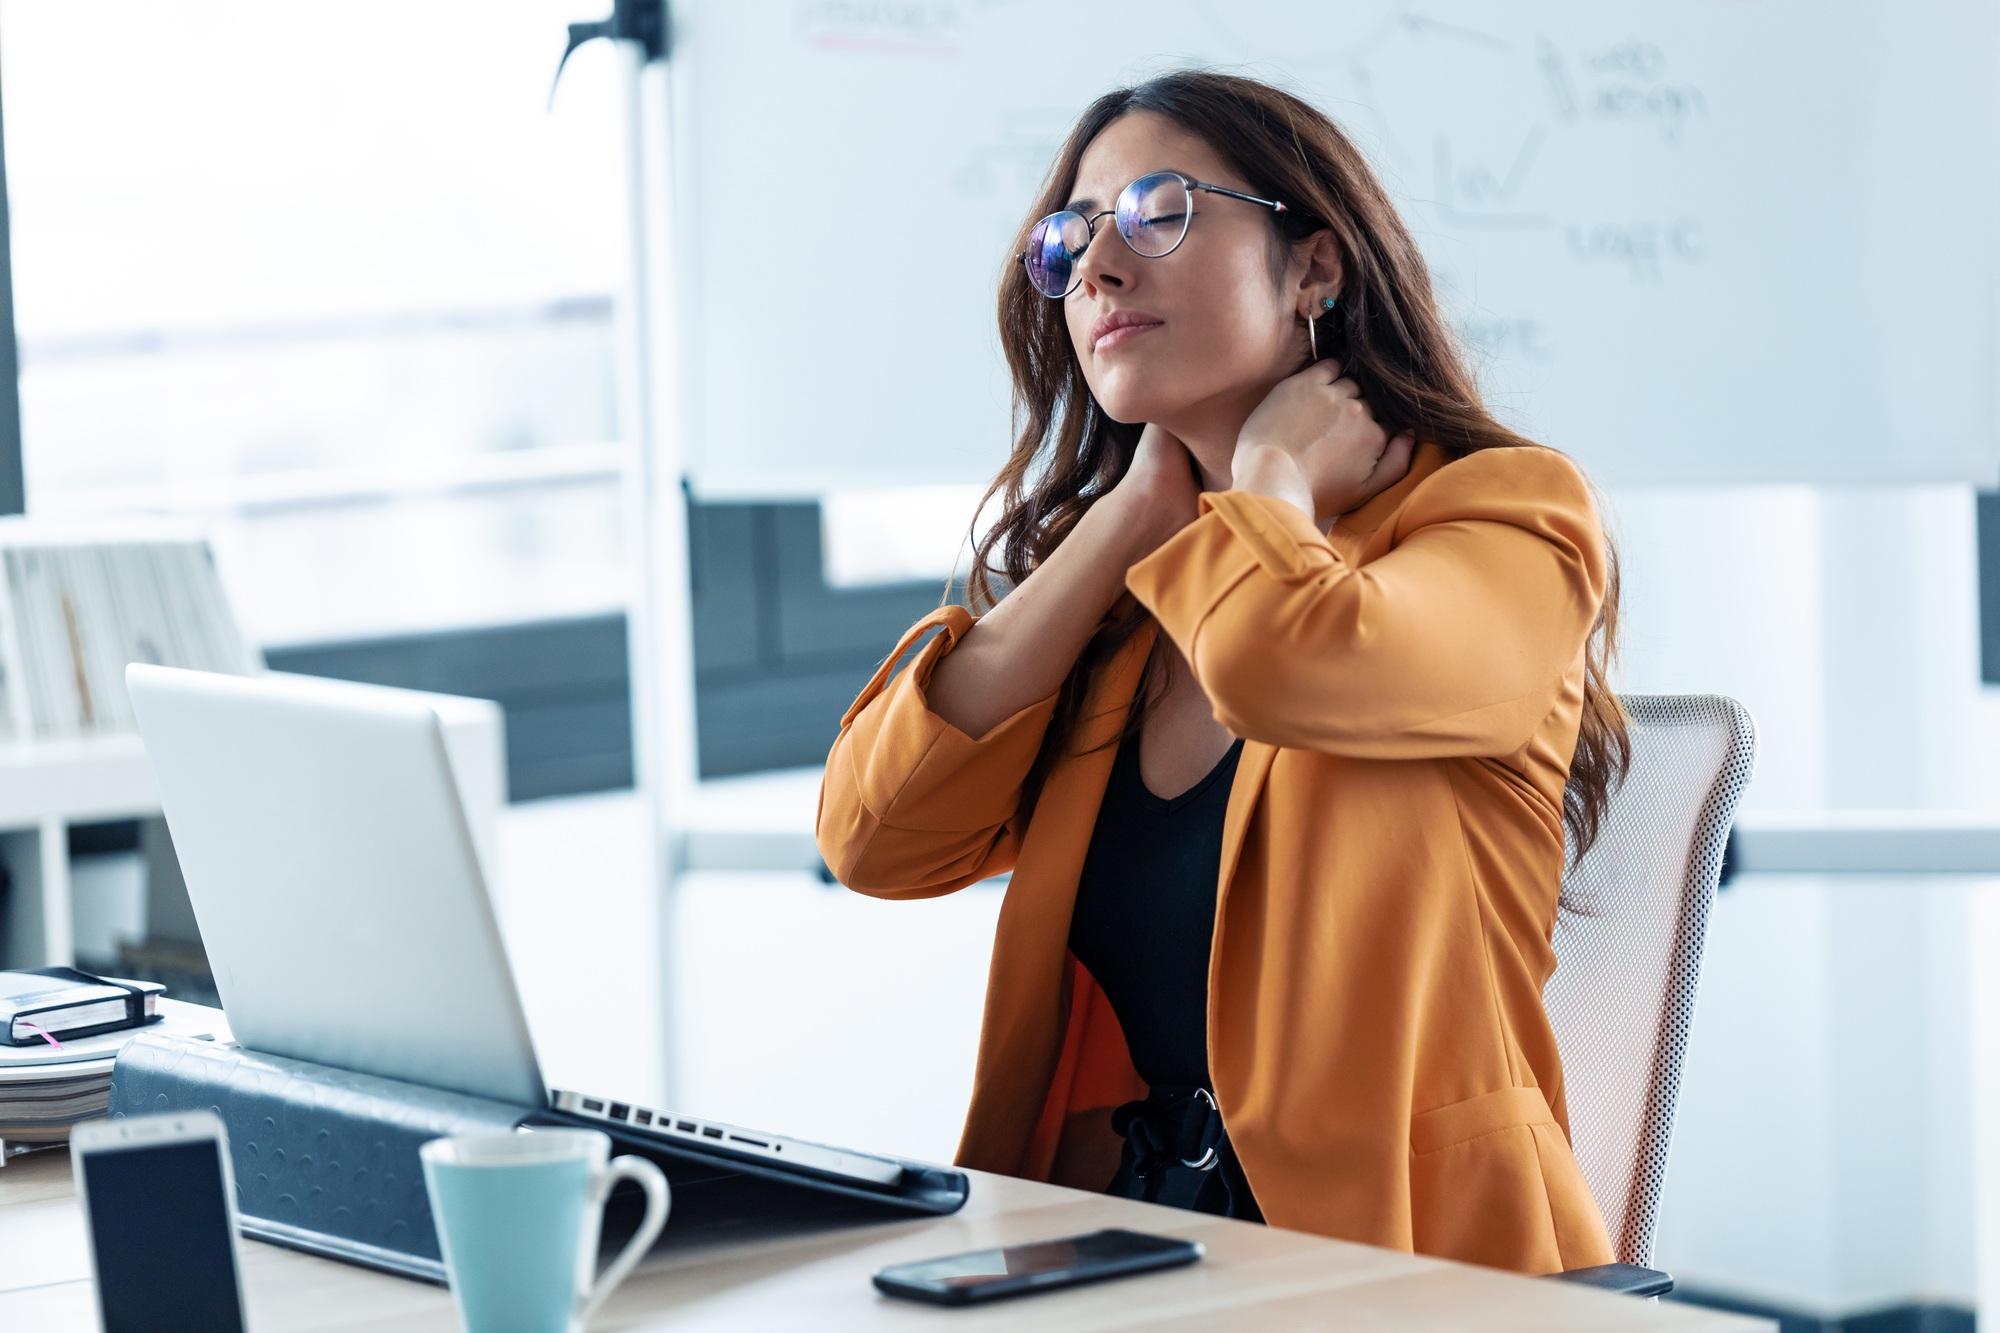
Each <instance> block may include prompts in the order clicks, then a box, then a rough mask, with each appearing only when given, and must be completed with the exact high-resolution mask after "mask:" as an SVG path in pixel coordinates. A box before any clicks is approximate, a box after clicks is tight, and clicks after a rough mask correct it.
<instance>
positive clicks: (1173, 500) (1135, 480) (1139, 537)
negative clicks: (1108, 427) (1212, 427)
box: [1105, 421, 1201, 561]
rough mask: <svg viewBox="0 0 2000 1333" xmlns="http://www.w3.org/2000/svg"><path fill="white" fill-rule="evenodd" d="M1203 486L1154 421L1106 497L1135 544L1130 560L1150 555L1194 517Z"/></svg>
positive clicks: (1190, 459)
mask: <svg viewBox="0 0 2000 1333" xmlns="http://www.w3.org/2000/svg"><path fill="white" fill-rule="evenodd" d="M1200 494H1201V482H1200V480H1199V479H1198V478H1197V477H1196V475H1195V465H1194V455H1193V454H1191V453H1189V452H1188V447H1187V446H1186V445H1185V444H1182V443H1181V442H1180V440H1179V438H1178V437H1176V436H1174V435H1170V434H1168V433H1167V431H1166V429H1165V428H1164V427H1161V426H1156V425H1154V424H1153V423H1152V422H1150V421H1149V422H1147V423H1146V428H1145V429H1144V430H1142V431H1140V432H1139V446H1138V448H1137V449H1135V450H1134V451H1133V453H1132V465H1131V466H1130V467H1128V468H1126V469H1125V475H1124V476H1123V477H1121V478H1120V479H1119V481H1118V484H1117V485H1116V486H1114V487H1112V489H1111V494H1110V495H1107V496H1106V497H1105V500H1106V501H1107V502H1111V503H1113V504H1114V512H1115V513H1116V514H1117V515H1118V516H1119V522H1120V525H1121V527H1123V528H1124V529H1125V531H1126V532H1127V533H1128V534H1129V535H1130V537H1131V539H1132V542H1133V555H1132V559H1133V560H1134V561H1137V560H1139V559H1141V558H1143V557H1144V556H1147V555H1150V554H1151V553H1152V552H1153V551H1154V550H1155V549H1156V548H1157V547H1158V546H1159V545H1160V544H1161V543H1163V542H1165V541H1166V540H1167V538H1169V537H1171V536H1173V535H1174V534H1175V533H1177V532H1179V531H1180V530H1181V529H1182V528H1184V527H1186V526H1187V525H1188V524H1190V523H1192V522H1194V520H1195V517H1196V509H1195V500H1196V498H1197V497H1198V496H1199V495H1200Z"/></svg>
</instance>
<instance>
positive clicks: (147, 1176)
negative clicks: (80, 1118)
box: [69, 1111, 243, 1333]
mask: <svg viewBox="0 0 2000 1333" xmlns="http://www.w3.org/2000/svg"><path fill="white" fill-rule="evenodd" d="M69 1150H70V1161H71V1164H72V1166H73V1167H74V1169H75V1171H76V1193H77V1197H78V1198H79V1199H81V1200H82V1201H83V1216H84V1229H85V1231H86V1233H87V1234H88V1236H89V1239H90V1268H91V1278H92V1280H93V1283H94V1285H95V1286H96V1288H97V1309H98V1315H99V1317H100V1318H101V1319H102V1320H103V1324H104V1333H125V1331H126V1330H127V1329H162V1328H200V1329H220V1330H224V1333H242V1330H243V1278H242V1274H241V1271H240V1265H239V1264H238V1263H237V1255H236V1179H235V1176H234V1174H233V1173H232V1172H231V1171H230V1168H229V1134H228V1131H227V1130H226V1129H224V1128H223V1124H222V1121H221V1119H220V1118H219V1117H218V1116H216V1115H215V1113H214V1112H212V1111H170V1112H165V1113H162V1114H159V1115H142V1116H121V1117H119V1118H118V1119H115V1120H89V1121H85V1122H83V1123H82V1124H79V1125H78V1126H77V1127H76V1128H75V1129H74V1130H72V1131H71V1132H70V1139H69Z"/></svg>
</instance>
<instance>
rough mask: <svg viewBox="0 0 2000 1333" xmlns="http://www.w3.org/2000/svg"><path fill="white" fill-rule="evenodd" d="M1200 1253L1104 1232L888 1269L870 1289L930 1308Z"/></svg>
mask: <svg viewBox="0 0 2000 1333" xmlns="http://www.w3.org/2000/svg"><path fill="white" fill-rule="evenodd" d="M1202 1253H1203V1250H1202V1247H1201V1243H1200V1242H1199V1241H1192V1240H1182V1239H1180V1238H1178V1237H1175V1236H1151V1235H1148V1234H1146V1233H1145V1232H1143V1231H1121V1230H1118V1229H1116V1228H1112V1229H1108V1230H1104V1231H1092V1232H1087V1233H1085V1234H1083V1235H1080V1236H1061V1237H1058V1238H1057V1239H1055V1240H1040V1241H1035V1242H1033V1243H1031V1244H1027V1245H1008V1246H1005V1247H1003V1248H999V1249H992V1250H968V1251H966V1252H965V1253H964V1254H951V1255H946V1256H945V1257H944V1258H941V1259H926V1260H924V1261H923V1262H921V1263H914V1264H892V1265H890V1266H889V1267H887V1268H884V1269H882V1270H880V1271H879V1272H877V1273H876V1274H875V1285H876V1287H878V1288H879V1289H881V1290H882V1291H885V1292H887V1293H888V1294H889V1295H891V1296H903V1297H907V1298H909V1299H910V1300H917V1301H929V1302H930V1303H932V1304H933V1305H971V1304H973V1303H974V1302H977V1301H993V1300H999V1299H1001V1298H1002V1297H1006V1296H1024V1295H1026V1294H1027V1293H1029V1292H1031V1291H1050V1290H1053V1289H1055V1288H1057V1287H1074V1286H1077V1285H1078V1284H1080V1283H1084V1282H1097V1281H1101V1280H1102V1279H1104V1278H1108V1277H1123V1276H1125V1275H1126V1274H1128V1273H1144V1272H1146V1271H1148V1270H1150V1269H1154V1268H1177V1267H1179V1266H1180V1265H1182V1264H1191V1263H1193V1262H1194V1261H1195V1260H1197V1259H1199V1258H1201V1256H1202Z"/></svg>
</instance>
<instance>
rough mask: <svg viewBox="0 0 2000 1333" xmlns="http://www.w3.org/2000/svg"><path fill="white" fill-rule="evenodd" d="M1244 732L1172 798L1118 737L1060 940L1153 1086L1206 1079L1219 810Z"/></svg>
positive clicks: (1135, 744)
mask: <svg viewBox="0 0 2000 1333" xmlns="http://www.w3.org/2000/svg"><path fill="white" fill-rule="evenodd" d="M1242 750H1243V740H1242V738H1241V737H1238V738H1237V739H1236V741H1235V743H1234V744H1232V745H1231V746H1230V747H1229V752H1228V753H1227V754H1225V755H1223V757H1222V759H1221V760H1220V761H1219V762H1218V763H1217V764H1216V766H1215V767H1214V768H1213V769H1211V770H1209V774H1208V776H1207V777H1205V778H1203V779H1202V780H1201V781H1199V782H1197V783H1195V784H1194V786H1192V787H1190V788H1188V789H1187V790H1186V791H1184V792H1182V793H1181V794H1180V795H1178V796H1175V797H1173V798H1172V799H1170V800H1169V799H1163V798H1162V797H1159V796H1156V795H1154V794H1153V793H1152V792H1151V791H1148V790H1147V789H1146V784H1145V783H1144V782H1142V781H1141V780H1140V778H1139V737H1138V736H1137V735H1136V734H1135V735H1132V736H1128V737H1126V738H1125V739H1124V741H1123V742H1122V743H1121V744H1120V745H1119V748H1118V759H1117V762H1116V763H1115V764H1113V765H1112V769H1111V780H1110V783H1109V785H1108V786H1107V787H1106V788H1105V791H1104V803H1103V804H1102V805H1101V806H1100V807H1099V808H1098V812H1097V824H1096V828H1095V830H1094V831H1093V832H1092V833H1091V838H1090V851H1089V853H1088V854H1087V855H1086V856H1085V857H1084V862H1083V876H1082V878H1081V879H1080V880H1079V881H1078V883H1077V890H1076V909H1075V912H1074V914H1073V915H1072V916H1071V918H1070V929H1069V947H1070V949H1071V951H1072V952H1074V953H1075V954H1076V956H1077V959H1078V961H1080V962H1081V963H1082V964H1083V965H1084V966H1085V967H1086V968H1088V969H1089V970H1090V975H1091V976H1092V977H1094V978H1095V979H1096V981H1097V984H1098V985H1099V986H1100V987H1102V988H1103V990H1104V994H1105V997H1106V998H1107V999H1109V1000H1110V1001H1111V1008H1112V1009H1113V1011H1114V1012H1116V1013H1117V1015H1118V1025H1119V1026H1120V1027H1121V1028H1123V1029H1124V1030H1125V1044H1126V1046H1127V1047H1128V1048H1130V1051H1131V1055H1132V1064H1133V1067H1134V1068H1136V1069H1137V1070H1138V1071H1139V1076H1140V1077H1141V1078H1143V1079H1145V1080H1146V1081H1147V1083H1149V1084H1151V1085H1153V1086H1154V1087H1159V1086H1162V1085H1189V1086H1199V1087H1207V1086H1208V955H1209V948H1210V946H1211V943H1212V941H1213V940H1214V936H1215V896H1216V878H1217V876H1218V875H1219V874H1220V872H1221V868H1222V816H1223V812H1224V810H1225V809H1227V807H1228V804H1229V787H1230V782H1231V779H1232V777H1233V775H1234V773H1235V770H1236V760H1237V756H1238V755H1240V754H1241V753H1242Z"/></svg>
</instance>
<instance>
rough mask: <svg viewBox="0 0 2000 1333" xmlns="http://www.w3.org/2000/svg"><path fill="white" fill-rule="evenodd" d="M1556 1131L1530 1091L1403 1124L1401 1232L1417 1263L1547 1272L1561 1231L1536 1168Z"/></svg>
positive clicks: (1558, 1262) (1505, 1093)
mask: <svg viewBox="0 0 2000 1333" xmlns="http://www.w3.org/2000/svg"><path fill="white" fill-rule="evenodd" d="M1544 1135H1548V1136H1553V1137H1554V1138H1557V1139H1560V1138H1561V1137H1562V1130H1561V1128H1560V1127H1558V1126H1557V1125H1556V1123H1555V1117H1554V1116H1553V1115H1552V1114H1551V1113H1550V1111H1549V1105H1548V1101H1547V1100H1546V1099H1545V1098H1544V1097H1543V1096H1542V1093H1541V1090H1540V1089H1538V1088H1501V1089H1499V1090H1498V1091H1496V1092H1488V1093H1482V1094H1481V1095H1479V1096H1477V1097H1469V1098H1467V1099H1466V1100H1464V1101H1462V1102H1453V1103H1452V1104H1451V1105H1449V1106H1440V1107H1438V1108H1437V1109H1435V1110H1431V1111H1425V1112H1423V1113H1422V1114H1421V1115H1417V1116H1414V1117H1412V1118H1411V1121H1410V1229H1411V1236H1410V1238H1411V1242H1412V1247H1413V1248H1414V1249H1415V1250H1416V1251H1417V1253H1419V1254H1428V1255H1434V1256H1436V1257H1438V1258H1441V1259H1455V1260H1458V1261H1459V1262H1461V1263H1471V1264H1483V1265H1486V1266H1489V1267H1493V1268H1506V1269H1512V1270H1513V1271H1515V1272H1519V1273H1552V1272H1556V1271H1558V1270H1560V1269H1562V1268H1563V1267H1565V1266H1566V1265H1565V1263H1564V1255H1563V1247H1562V1245H1561V1243H1560V1240H1559V1235H1560V1233H1561V1229H1562V1228H1561V1224H1560V1223H1559V1222H1558V1221H1557V1219H1556V1217H1555V1201H1554V1200H1553V1199H1552V1198H1551V1195H1550V1190H1549V1186H1548V1181H1547V1178H1546V1176H1545V1173H1544V1169H1543V1166H1544V1164H1543V1157H1542V1151H1541V1144H1540V1143H1539V1142H1538V1140H1539V1139H1540V1138H1541V1137H1542V1136H1544Z"/></svg>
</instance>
